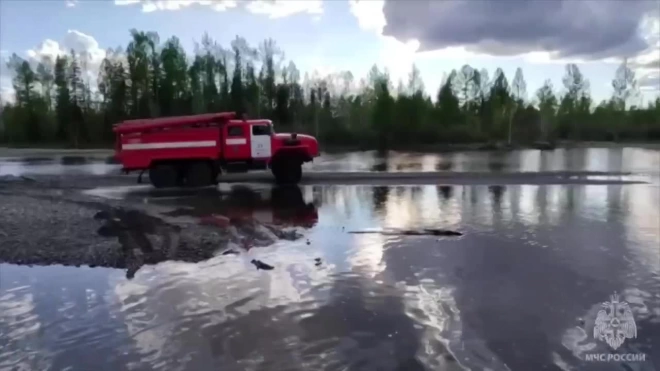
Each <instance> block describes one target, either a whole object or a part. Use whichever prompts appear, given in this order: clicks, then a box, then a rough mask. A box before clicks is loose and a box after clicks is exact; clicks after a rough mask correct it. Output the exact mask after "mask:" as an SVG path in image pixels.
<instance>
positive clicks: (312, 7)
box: [115, 0, 323, 18]
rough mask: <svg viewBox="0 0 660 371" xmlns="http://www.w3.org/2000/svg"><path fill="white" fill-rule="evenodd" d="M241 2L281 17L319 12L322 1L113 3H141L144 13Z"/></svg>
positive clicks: (137, 0) (127, 0)
mask: <svg viewBox="0 0 660 371" xmlns="http://www.w3.org/2000/svg"><path fill="white" fill-rule="evenodd" d="M239 3H240V4H241V5H243V6H244V7H245V9H247V10H248V11H249V12H252V13H255V14H264V15H267V16H269V17H270V18H283V17H287V16H290V15H293V14H297V13H308V14H321V13H323V3H322V1H321V0H292V1H282V0H253V1H249V2H246V1H240V2H239V1H236V0H115V5H136V4H141V5H142V11H143V12H145V13H150V12H155V11H158V10H180V9H183V8H187V7H189V6H191V5H199V6H207V7H210V8H211V9H213V10H215V11H218V12H224V11H226V10H228V9H233V8H236V7H237V6H238V4H239Z"/></svg>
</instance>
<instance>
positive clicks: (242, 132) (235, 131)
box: [223, 124, 250, 160]
mask: <svg viewBox="0 0 660 371" xmlns="http://www.w3.org/2000/svg"><path fill="white" fill-rule="evenodd" d="M249 128H250V127H249V126H248V125H245V124H228V125H225V131H224V133H223V134H224V137H225V143H224V151H223V152H224V156H223V157H224V158H225V159H226V160H247V159H249V158H250V147H249V145H248V139H247V138H248V133H247V131H248V130H249Z"/></svg>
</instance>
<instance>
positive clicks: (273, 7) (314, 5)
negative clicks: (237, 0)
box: [245, 0, 323, 18]
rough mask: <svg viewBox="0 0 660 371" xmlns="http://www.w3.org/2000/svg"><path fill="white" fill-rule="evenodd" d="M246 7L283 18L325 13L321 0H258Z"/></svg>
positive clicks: (249, 9)
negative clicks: (297, 14)
mask: <svg viewBox="0 0 660 371" xmlns="http://www.w3.org/2000/svg"><path fill="white" fill-rule="evenodd" d="M245 8H246V9H247V10H248V11H250V12H252V13H255V14H265V15H268V16H269V17H270V18H283V17H288V16H290V15H293V14H296V13H308V14H321V13H323V2H322V1H320V0H306V1H282V0H271V1H266V0H256V1H251V2H250V3H248V4H247V5H246V6H245Z"/></svg>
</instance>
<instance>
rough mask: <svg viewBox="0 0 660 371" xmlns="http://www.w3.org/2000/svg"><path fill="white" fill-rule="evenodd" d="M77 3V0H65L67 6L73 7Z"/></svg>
mask: <svg viewBox="0 0 660 371" xmlns="http://www.w3.org/2000/svg"><path fill="white" fill-rule="evenodd" d="M76 5H78V0H66V6H67V8H73V7H75V6H76Z"/></svg>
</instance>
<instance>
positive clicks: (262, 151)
mask: <svg viewBox="0 0 660 371" xmlns="http://www.w3.org/2000/svg"><path fill="white" fill-rule="evenodd" d="M250 134H251V135H250V143H251V153H252V158H270V156H271V151H272V149H271V146H270V143H271V131H270V125H266V124H253V125H252V130H251V133H250Z"/></svg>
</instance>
